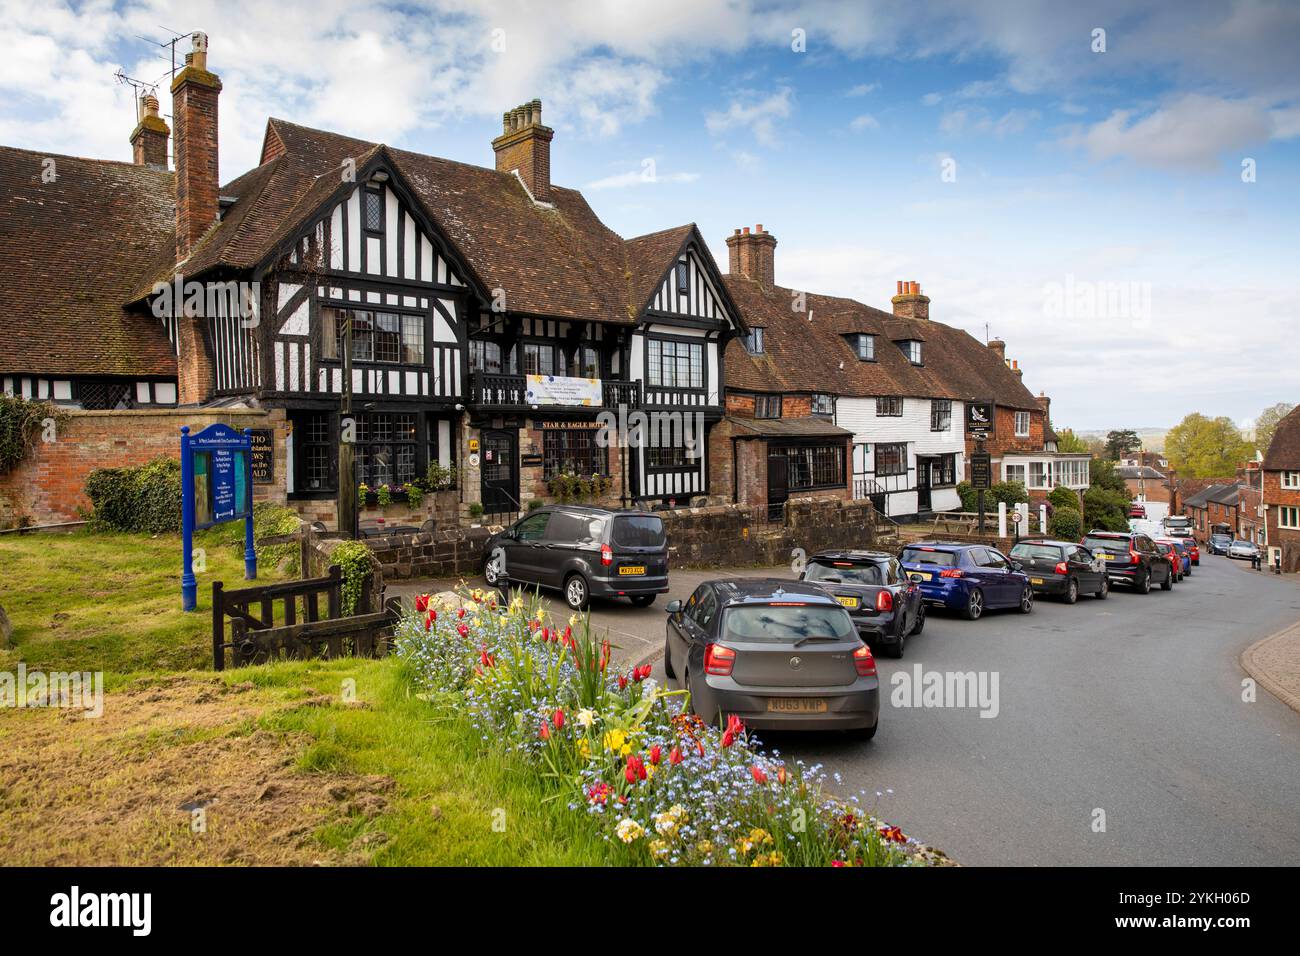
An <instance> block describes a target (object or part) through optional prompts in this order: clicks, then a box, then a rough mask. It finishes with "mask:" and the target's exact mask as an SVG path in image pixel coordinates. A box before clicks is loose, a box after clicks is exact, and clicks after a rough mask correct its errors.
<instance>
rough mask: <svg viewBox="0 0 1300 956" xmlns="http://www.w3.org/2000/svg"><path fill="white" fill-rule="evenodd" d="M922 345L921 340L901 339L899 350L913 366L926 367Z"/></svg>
mask: <svg viewBox="0 0 1300 956" xmlns="http://www.w3.org/2000/svg"><path fill="white" fill-rule="evenodd" d="M922 344H923V343H922V342H921V340H920V339H900V340H899V342H898V348H899V350H900V351H901V352H902V353H903V356H904V357H905V358H906V359H907V360H908V361H909V362H911V363H912V364H913V365H924V364H925V362H924V358H925V353H924V351H923V350H922V348H921V346H922Z"/></svg>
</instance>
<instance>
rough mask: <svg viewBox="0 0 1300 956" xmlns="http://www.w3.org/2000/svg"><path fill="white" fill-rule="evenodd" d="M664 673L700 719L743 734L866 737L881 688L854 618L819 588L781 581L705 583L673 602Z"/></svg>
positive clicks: (873, 725)
mask: <svg viewBox="0 0 1300 956" xmlns="http://www.w3.org/2000/svg"><path fill="white" fill-rule="evenodd" d="M666 610H667V612H668V625H667V634H666V635H665V639H664V670H665V671H666V672H667V674H668V677H669V679H670V680H673V681H676V683H677V685H678V686H684V687H685V688H686V689H687V690H689V691H690V700H691V707H692V708H693V709H694V711H695V713H696V714H698V715H699V716H700V717H702V718H704V719H705V720H717V721H720V722H721V721H725V720H726V719H727V718H728V717H730V716H732V715H735V716H736V717H739V718H740V719H741V720H743V721H744V722H745V724H746V725H747V726H749V727H754V728H758V729H783V730H828V729H841V730H848V731H851V732H853V733H854V735H855V736H859V737H862V738H864V739H869V738H871V737H874V736H875V734H876V727H877V726H878V725H879V721H880V680H879V678H878V676H877V675H876V661H875V658H874V657H872V655H871V649H870V648H869V647H867V645H866V644H865V643H864V642H863V641H862V639H861V638H860V637H858V631H857V628H856V627H855V626H854V625H853V620H852V618H850V617H849V613H848V611H846V610H845V609H844V607H843V605H841V604H840V603H839V601H837V600H836V599H835V598H834V597H832V596H831V595H830V594H829V593H828V592H826V591H824V590H823V589H822V588H821V587H820V586H819V585H816V584H813V583H811V582H803V581H786V580H778V579H742V580H722V581H706V582H704V583H703V584H701V585H700V586H699V587H698V588H696V589H695V593H694V594H692V595H691V596H690V598H689V599H688V600H687V601H686V602H685V603H684V604H683V603H682V602H681V601H670V602H668V606H667V608H666Z"/></svg>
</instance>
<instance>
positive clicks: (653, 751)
mask: <svg viewBox="0 0 1300 956" xmlns="http://www.w3.org/2000/svg"><path fill="white" fill-rule="evenodd" d="M663 753H664V752H663V749H662V748H660V746H659V745H658V744H655V745H654V746H653V747H651V748H650V763H651V764H653V765H654V766H656V767H657V766H659V761H660V760H662V759H663Z"/></svg>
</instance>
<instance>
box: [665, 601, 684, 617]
mask: <svg viewBox="0 0 1300 956" xmlns="http://www.w3.org/2000/svg"><path fill="white" fill-rule="evenodd" d="M664 612H665V613H667V614H680V613H681V612H682V602H681V601H669V602H668V603H667V604H665V605H664Z"/></svg>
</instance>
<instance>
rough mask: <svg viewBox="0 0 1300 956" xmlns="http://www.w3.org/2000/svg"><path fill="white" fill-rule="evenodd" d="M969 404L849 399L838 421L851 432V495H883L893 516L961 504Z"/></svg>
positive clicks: (842, 402)
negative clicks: (959, 484)
mask: <svg viewBox="0 0 1300 956" xmlns="http://www.w3.org/2000/svg"><path fill="white" fill-rule="evenodd" d="M965 415H966V408H965V404H964V403H963V402H959V401H953V400H947V399H929V398H881V399H876V398H849V397H840V398H839V399H838V400H837V401H836V403H835V423H836V424H837V425H839V426H841V427H842V428H847V429H849V430H850V431H852V432H853V497H854V498H869V497H872V496H877V498H878V500H879V496H881V495H883V496H884V508H883V511H884V513H885V514H887V515H889V516H890V517H891V518H892V517H899V516H906V515H914V514H918V513H920V512H923V511H953V510H958V509H960V508H961V498H960V497H959V496H958V494H957V483H958V482H960V481H962V480H964V478H965V468H964V465H963V458H964V451H965V443H966V438H965V430H964V424H963V423H964V422H965Z"/></svg>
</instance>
